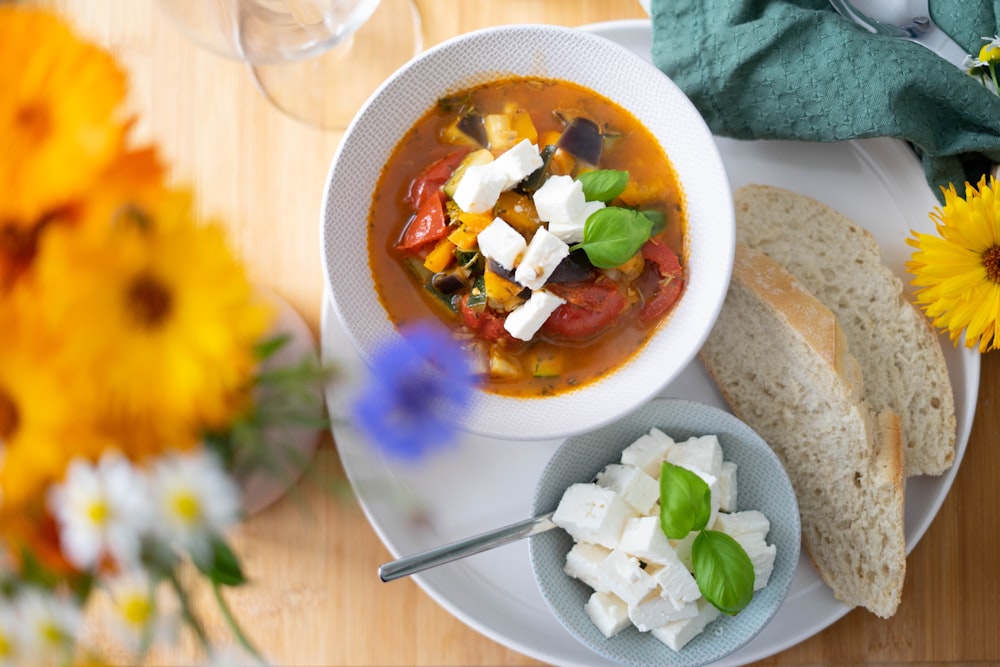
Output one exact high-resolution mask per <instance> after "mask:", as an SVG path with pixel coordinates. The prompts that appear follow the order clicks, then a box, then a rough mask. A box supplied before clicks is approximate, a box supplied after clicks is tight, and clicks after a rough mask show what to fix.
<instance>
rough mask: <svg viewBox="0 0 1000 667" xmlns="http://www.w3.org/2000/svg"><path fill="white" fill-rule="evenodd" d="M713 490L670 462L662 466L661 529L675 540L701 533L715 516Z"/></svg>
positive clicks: (685, 469)
mask: <svg viewBox="0 0 1000 667" xmlns="http://www.w3.org/2000/svg"><path fill="white" fill-rule="evenodd" d="M711 502H712V491H711V489H709V488H708V484H706V483H705V480H703V479H702V478H701V477H698V475H696V474H694V473H693V472H691V471H690V470H688V469H687V468H682V467H681V466H678V465H674V464H673V463H669V462H667V461H664V462H663V465H662V466H660V526H661V527H662V528H663V532H664V533H665V534H666V536H667V537H669V538H670V539H672V540H681V539H684V538H685V537H687V534H688V533H690V532H691V531H692V530H701V529H702V528H704V527H705V526H706V525H707V524H708V517H709V515H710V514H711V513H712V505H711Z"/></svg>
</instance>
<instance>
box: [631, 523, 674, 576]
mask: <svg viewBox="0 0 1000 667" xmlns="http://www.w3.org/2000/svg"><path fill="white" fill-rule="evenodd" d="M618 548H619V549H620V550H622V551H624V552H625V553H627V554H629V555H630V556H635V557H636V558H641V559H642V560H644V561H646V562H647V563H659V564H663V563H677V564H678V565H679V564H680V561H678V560H677V554H676V553H674V548H673V547H672V546H670V542H669V541H668V540H667V536H666V535H665V534H664V533H663V529H662V528H661V527H660V518H659V517H658V516H640V517H635V518H632V519H629V520H628V521H626V522H625V529H624V530H622V537H621V540H620V541H619V543H618Z"/></svg>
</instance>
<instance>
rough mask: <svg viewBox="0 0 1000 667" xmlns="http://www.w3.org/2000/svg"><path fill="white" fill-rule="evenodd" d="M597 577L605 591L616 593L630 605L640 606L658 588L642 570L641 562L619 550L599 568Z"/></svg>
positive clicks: (613, 552) (612, 553) (609, 556)
mask: <svg viewBox="0 0 1000 667" xmlns="http://www.w3.org/2000/svg"><path fill="white" fill-rule="evenodd" d="M597 577H598V581H599V582H600V584H601V588H602V589H603V590H606V591H610V592H611V593H614V594H615V595H617V596H618V597H620V598H621V599H622V600H624V601H625V602H626V604H630V605H632V604H638V603H639V602H640V601H641V600H642V599H643V598H644V597H646V596H647V595H649V593H650V591H652V590H654V589H655V588H656V582H655V581H654V580H653V577H651V576H650V575H649V573H648V572H646V571H645V570H644V569H642V565H640V563H639V560H638V559H637V558H634V557H632V556H629V555H628V554H627V553H625V552H624V551H621V550H618V549H615V550H613V551H612V552H611V554H610V555H608V557H607V558H605V559H604V561H603V562H602V563H601V564H600V565H599V566H598V567H597Z"/></svg>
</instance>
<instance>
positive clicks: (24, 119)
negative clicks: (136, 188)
mask: <svg viewBox="0 0 1000 667" xmlns="http://www.w3.org/2000/svg"><path fill="white" fill-rule="evenodd" d="M0 62H2V63H7V64H6V65H5V66H4V67H2V68H0V90H2V91H3V94H2V95H0V238H3V237H4V236H5V235H6V236H10V235H12V233H11V232H10V231H9V230H8V231H3V230H4V228H17V227H20V228H24V227H29V228H30V227H33V226H34V225H36V224H38V222H39V220H41V219H42V218H44V217H45V216H46V215H50V214H51V213H52V212H53V211H56V210H58V209H60V208H61V207H64V206H67V205H69V204H71V203H72V202H73V200H74V199H75V198H77V197H78V196H80V195H81V194H82V193H84V192H85V191H86V189H87V188H88V187H89V186H90V185H91V184H92V183H93V182H94V179H95V178H96V177H97V176H98V175H99V174H100V173H101V172H102V171H103V170H104V168H105V167H106V166H107V165H108V164H110V162H111V161H112V160H113V159H114V157H115V156H116V154H117V153H118V152H119V151H120V150H121V148H122V145H123V141H124V137H125V134H126V131H127V127H128V123H127V122H126V121H125V120H123V119H121V118H118V117H116V112H117V109H118V108H119V106H120V105H121V103H122V101H123V100H124V98H125V93H126V80H125V74H124V72H123V71H122V70H121V69H120V68H119V67H118V66H117V64H116V63H115V62H114V60H113V58H112V57H111V55H110V54H108V53H107V52H105V51H103V50H101V49H99V48H97V47H95V46H93V45H91V44H87V43H85V42H82V41H80V40H79V39H78V38H77V37H76V36H75V35H74V34H73V33H72V31H71V30H70V28H69V27H68V26H67V25H65V24H64V23H63V22H62V21H60V20H59V19H58V18H56V17H54V16H53V15H51V14H48V13H45V12H41V11H37V10H31V9H26V8H23V7H18V6H16V5H13V6H12V5H8V4H4V5H2V6H0Z"/></svg>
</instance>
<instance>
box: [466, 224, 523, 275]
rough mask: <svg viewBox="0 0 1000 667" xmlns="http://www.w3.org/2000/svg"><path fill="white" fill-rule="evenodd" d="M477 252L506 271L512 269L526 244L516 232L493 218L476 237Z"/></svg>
mask: <svg viewBox="0 0 1000 667" xmlns="http://www.w3.org/2000/svg"><path fill="white" fill-rule="evenodd" d="M476 241H477V243H478V244H479V252H481V253H482V254H483V256H484V257H488V258H490V259H492V260H493V261H495V262H496V263H497V264H499V265H500V266H502V267H503V268H505V269H507V270H508V271H510V270H512V269H513V268H514V265H515V264H516V263H517V258H518V257H520V256H521V254H522V253H523V252H524V250H525V248H527V247H528V242H527V241H525V240H524V237H523V236H521V235H520V234H518V233H517V230H516V229H514V228H513V227H511V226H510V225H508V224H507V223H506V222H504V220H503V219H501V218H494V219H493V222H491V223H490V224H489V226H487V227H486V229H484V230H483V231H481V232H479V234H478V235H477V236H476Z"/></svg>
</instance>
